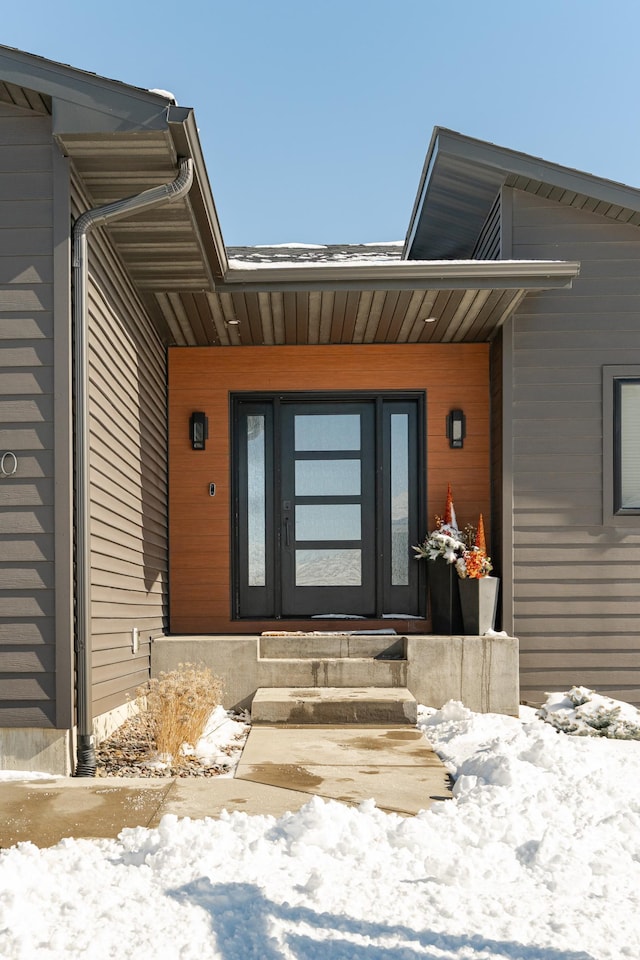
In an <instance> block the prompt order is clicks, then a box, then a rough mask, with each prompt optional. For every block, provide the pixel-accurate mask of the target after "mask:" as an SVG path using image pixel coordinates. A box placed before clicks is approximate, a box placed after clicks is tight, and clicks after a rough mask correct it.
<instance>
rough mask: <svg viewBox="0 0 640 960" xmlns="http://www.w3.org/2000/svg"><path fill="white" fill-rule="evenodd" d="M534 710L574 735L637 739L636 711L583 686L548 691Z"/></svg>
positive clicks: (638, 716) (639, 725)
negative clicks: (537, 708) (545, 697)
mask: <svg viewBox="0 0 640 960" xmlns="http://www.w3.org/2000/svg"><path fill="white" fill-rule="evenodd" d="M537 713H538V716H539V717H541V718H542V719H543V720H544V721H545V722H546V723H550V724H551V725H552V726H554V727H555V728H556V730H561V731H562V733H569V734H571V735H573V736H576V737H608V738H609V739H610V740H640V710H637V709H636V708H635V707H633V706H632V705H631V704H630V703H624V702H623V701H621V700H612V699H611V697H603V696H601V695H600V694H598V693H595V691H593V690H589V689H588V688H587V687H571V690H569V691H568V692H567V693H552V694H549V698H548V700H547V701H546V703H544V704H543V705H542V706H541V707H540V709H539V710H538V711H537Z"/></svg>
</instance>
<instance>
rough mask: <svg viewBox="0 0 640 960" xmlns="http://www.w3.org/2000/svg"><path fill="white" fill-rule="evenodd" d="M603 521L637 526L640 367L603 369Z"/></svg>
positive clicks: (639, 512)
mask: <svg viewBox="0 0 640 960" xmlns="http://www.w3.org/2000/svg"><path fill="white" fill-rule="evenodd" d="M603 418H604V419H603V431H602V435H603V493H604V503H603V520H604V523H608V524H618V525H619V524H620V523H624V524H625V525H629V524H630V525H632V526H638V525H640V367H638V366H631V365H625V366H615V367H604V368H603Z"/></svg>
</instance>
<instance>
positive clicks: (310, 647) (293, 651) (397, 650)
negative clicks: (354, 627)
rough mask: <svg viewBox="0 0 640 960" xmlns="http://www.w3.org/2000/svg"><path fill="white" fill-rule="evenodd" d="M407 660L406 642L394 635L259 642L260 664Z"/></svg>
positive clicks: (271, 638) (312, 636) (300, 637)
mask: <svg viewBox="0 0 640 960" xmlns="http://www.w3.org/2000/svg"><path fill="white" fill-rule="evenodd" d="M351 657H353V658H356V659H366V658H372V659H376V660H392V661H393V660H406V659H407V638H406V637H398V636H395V635H394V634H377V635H375V634H374V635H358V636H352V635H350V634H340V633H335V634H331V633H314V634H304V633H297V634H289V635H287V634H285V633H283V634H282V635H278V634H276V633H274V634H273V635H264V634H263V636H261V637H260V638H259V641H258V658H259V659H260V660H335V659H341V658H342V659H345V658H346V659H348V658H351Z"/></svg>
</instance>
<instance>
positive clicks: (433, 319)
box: [422, 317, 438, 323]
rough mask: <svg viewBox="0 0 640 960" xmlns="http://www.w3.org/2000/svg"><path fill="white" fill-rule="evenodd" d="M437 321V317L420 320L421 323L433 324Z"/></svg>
mask: <svg viewBox="0 0 640 960" xmlns="http://www.w3.org/2000/svg"><path fill="white" fill-rule="evenodd" d="M437 319H438V318H437V317H423V318H422V322H423V323H435V322H436V320H437Z"/></svg>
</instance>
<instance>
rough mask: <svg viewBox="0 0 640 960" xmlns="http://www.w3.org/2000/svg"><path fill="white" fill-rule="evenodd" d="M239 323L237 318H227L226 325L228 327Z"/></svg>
mask: <svg viewBox="0 0 640 960" xmlns="http://www.w3.org/2000/svg"><path fill="white" fill-rule="evenodd" d="M239 325H240V321H239V320H227V326H229V327H237V326H239Z"/></svg>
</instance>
